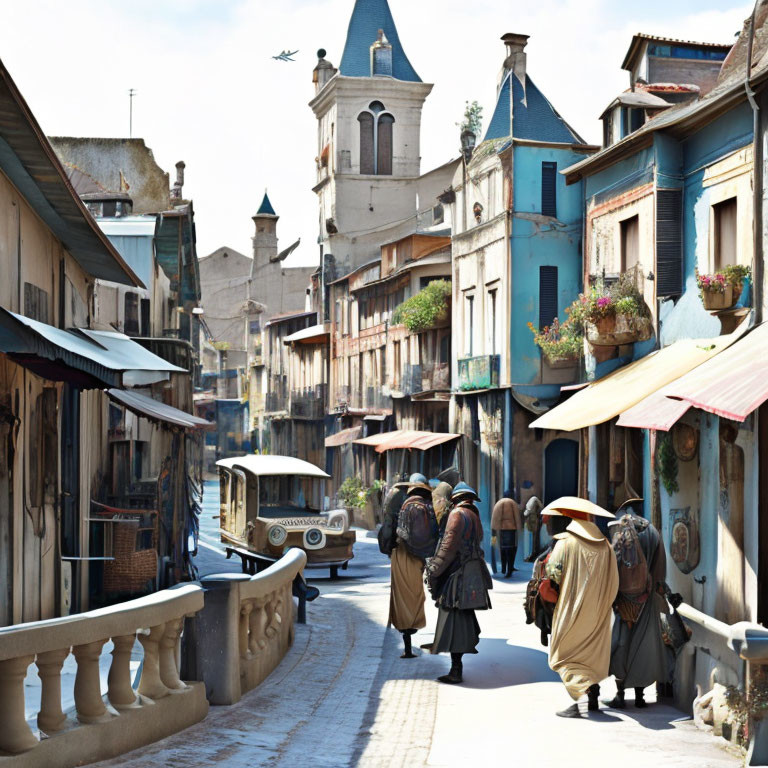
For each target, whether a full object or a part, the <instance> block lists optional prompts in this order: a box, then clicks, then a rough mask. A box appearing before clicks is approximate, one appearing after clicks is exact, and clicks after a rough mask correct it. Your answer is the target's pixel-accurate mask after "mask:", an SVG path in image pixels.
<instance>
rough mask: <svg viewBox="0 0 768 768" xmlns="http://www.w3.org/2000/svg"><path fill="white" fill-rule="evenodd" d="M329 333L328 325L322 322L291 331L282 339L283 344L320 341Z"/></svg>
mask: <svg viewBox="0 0 768 768" xmlns="http://www.w3.org/2000/svg"><path fill="white" fill-rule="evenodd" d="M328 335H329V331H328V326H327V325H326V324H324V323H321V324H320V325H311V326H310V327H309V328H302V329H301V330H300V331H296V333H291V334H290V335H288V336H286V337H285V338H284V339H283V344H293V343H295V342H297V341H301V342H304V343H305V344H309V343H311V342H322V341H324V340H325V339H326V338H327V337H328Z"/></svg>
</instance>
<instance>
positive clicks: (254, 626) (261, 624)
mask: <svg viewBox="0 0 768 768" xmlns="http://www.w3.org/2000/svg"><path fill="white" fill-rule="evenodd" d="M266 605H267V600H266V598H263V597H262V598H259V599H258V600H254V601H253V611H251V632H250V638H249V641H248V647H249V648H250V651H251V653H252V654H253V655H254V656H256V654H258V653H261V651H263V650H264V648H265V647H266V645H267V641H266V639H265V635H264V633H265V630H266V627H267V614H266V612H265V611H264V608H265V607H266Z"/></svg>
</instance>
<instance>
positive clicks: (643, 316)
mask: <svg viewBox="0 0 768 768" xmlns="http://www.w3.org/2000/svg"><path fill="white" fill-rule="evenodd" d="M579 298H580V302H579V304H580V311H581V314H582V315H583V317H584V323H585V327H586V337H587V341H589V343H590V344H593V345H594V346H598V347H600V346H608V347H616V346H621V345H622V344H632V343H634V342H636V341H645V340H646V339H649V338H650V337H651V322H650V317H649V312H648V308H647V307H646V305H645V302H644V301H643V297H642V295H641V294H640V291H639V290H638V289H637V286H636V285H635V282H634V280H633V278H632V274H630V273H625V274H623V275H621V276H620V277H619V279H618V281H617V282H616V283H615V284H614V285H613V286H611V287H610V288H607V287H606V286H605V284H604V283H603V282H602V281H600V282H598V283H597V285H595V286H594V287H593V288H592V290H591V291H590V292H589V294H587V295H586V296H585V295H583V294H582V296H580V297H579Z"/></svg>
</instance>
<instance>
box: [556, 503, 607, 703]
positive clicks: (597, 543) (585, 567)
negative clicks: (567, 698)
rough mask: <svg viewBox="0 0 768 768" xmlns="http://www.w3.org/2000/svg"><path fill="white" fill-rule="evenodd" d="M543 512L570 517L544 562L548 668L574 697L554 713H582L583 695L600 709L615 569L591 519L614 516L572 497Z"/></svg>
mask: <svg viewBox="0 0 768 768" xmlns="http://www.w3.org/2000/svg"><path fill="white" fill-rule="evenodd" d="M542 515H563V516H565V517H569V518H571V522H570V523H569V524H568V527H567V528H566V529H565V532H564V533H560V534H558V535H557V536H555V539H556V540H557V543H556V544H555V547H554V549H553V550H552V554H551V555H550V558H549V560H548V561H547V565H546V573H547V578H549V579H550V581H551V582H552V583H553V584H555V585H556V586H557V588H558V598H557V603H556V604H555V611H554V615H553V616H552V636H551V640H550V648H549V666H550V668H551V669H553V670H554V671H555V672H557V673H558V674H559V675H560V678H561V679H562V681H563V683H564V685H565V688H566V690H567V691H568V693H569V694H570V695H571V698H572V699H573V700H574V703H573V704H571V706H570V707H568V708H567V709H564V710H562V711H561V712H558V713H557V714H558V715H559V716H560V717H580V716H581V715H580V713H579V705H578V703H577V701H578V699H579V698H580V697H581V696H583V695H584V694H585V693H586V694H587V696H588V698H589V704H588V710H589V711H590V712H596V711H597V710H599V708H600V705H599V699H598V697H599V695H600V681H601V680H604V679H605V678H606V677H608V670H609V666H610V662H611V617H612V615H613V601H614V600H615V599H616V594H617V592H618V588H619V572H618V568H617V566H616V556H615V555H614V553H613V548H612V547H611V545H610V543H609V542H608V540H607V539H606V538H605V536H603V534H602V533H601V532H600V529H599V528H598V527H597V526H596V525H595V523H594V522H593V519H594V517H596V516H597V517H611V518H612V517H614V515H613V514H611V513H610V512H607V511H606V510H604V509H602V508H601V507H598V506H597V504H593V503H592V502H591V501H587V500H586V499H579V498H577V497H575V496H564V497H563V498H560V499H557V501H553V502H552V503H551V504H549V505H548V506H547V507H545V508H544V509H543V510H542Z"/></svg>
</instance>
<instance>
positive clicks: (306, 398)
mask: <svg viewBox="0 0 768 768" xmlns="http://www.w3.org/2000/svg"><path fill="white" fill-rule="evenodd" d="M327 394H328V390H327V386H326V385H325V384H320V385H318V386H316V387H314V388H312V389H300V390H295V391H293V392H291V416H292V417H294V418H297V419H322V418H323V416H325V411H326V405H325V403H326V398H327Z"/></svg>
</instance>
